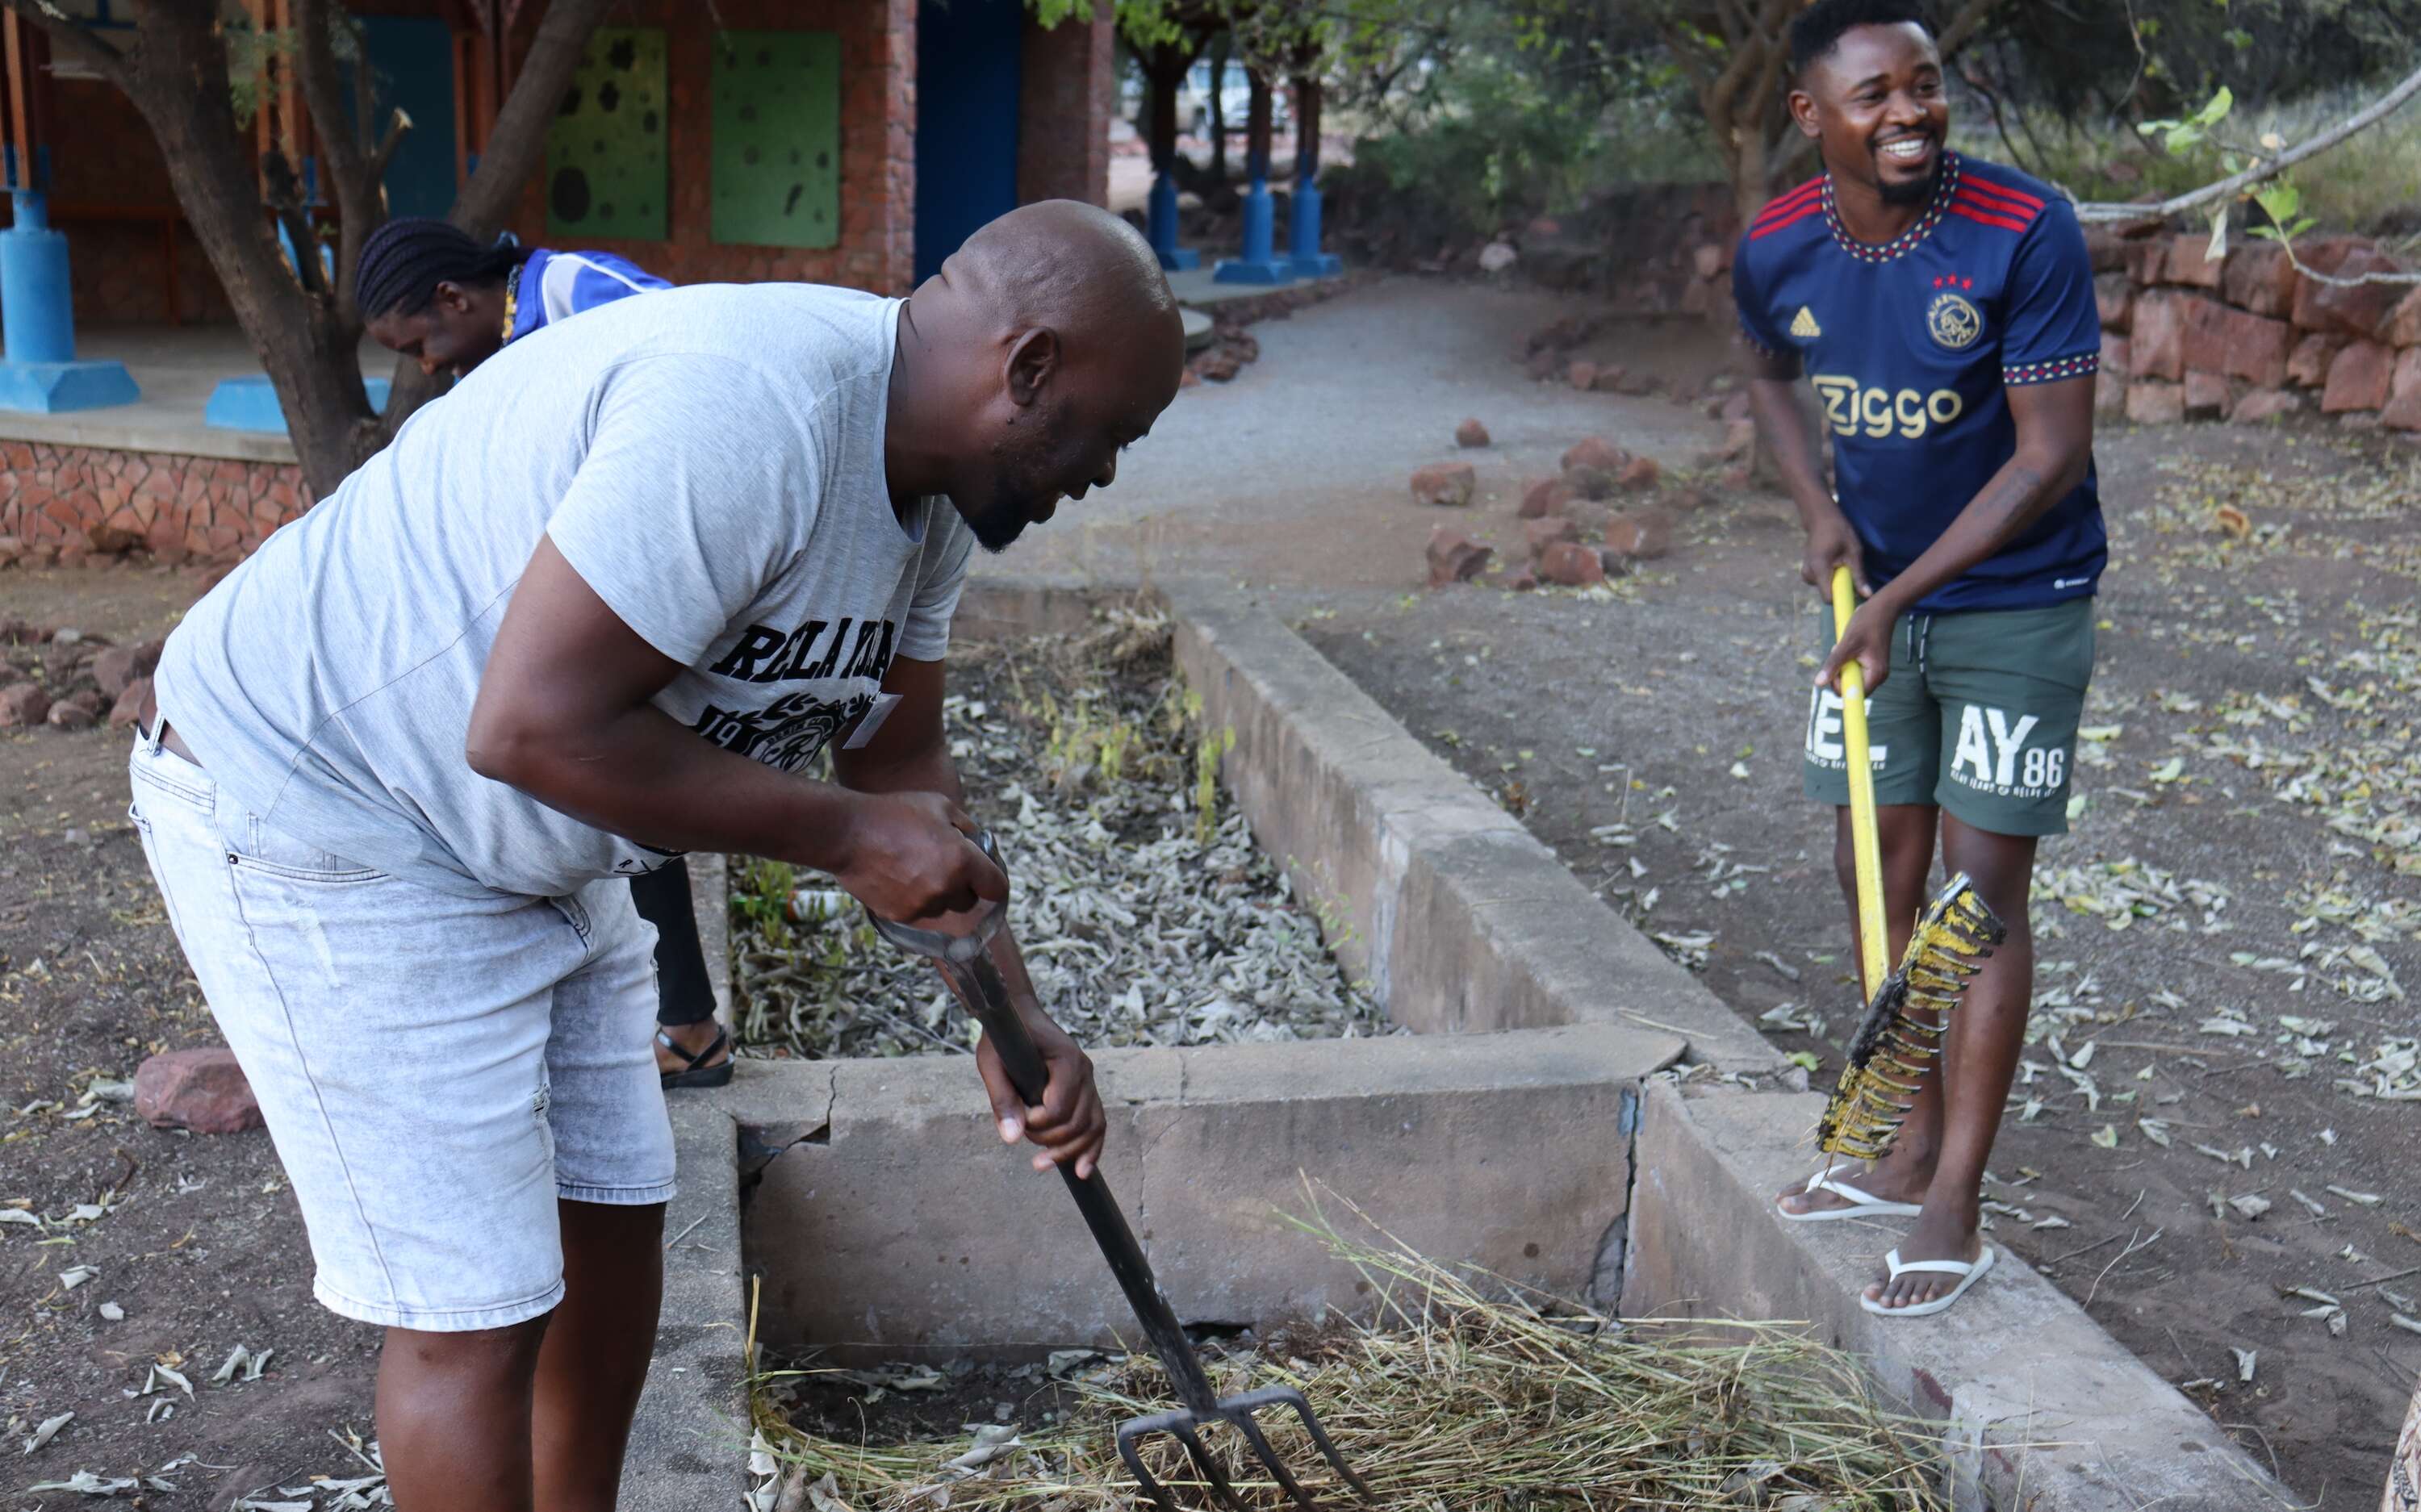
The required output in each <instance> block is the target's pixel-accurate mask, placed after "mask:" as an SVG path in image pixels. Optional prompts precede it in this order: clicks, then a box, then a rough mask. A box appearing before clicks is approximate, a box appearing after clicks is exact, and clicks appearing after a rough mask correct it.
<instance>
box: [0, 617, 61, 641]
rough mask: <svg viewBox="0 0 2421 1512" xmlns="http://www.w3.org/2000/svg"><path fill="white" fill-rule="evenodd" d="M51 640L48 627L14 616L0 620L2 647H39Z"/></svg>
mask: <svg viewBox="0 0 2421 1512" xmlns="http://www.w3.org/2000/svg"><path fill="white" fill-rule="evenodd" d="M50 638H51V628H50V627H49V626H48V625H37V624H35V623H34V622H33V621H32V620H30V619H20V618H18V617H17V616H14V615H10V616H8V617H6V618H0V646H39V645H41V644H42V643H43V642H44V641H47V640H49V639H50Z"/></svg>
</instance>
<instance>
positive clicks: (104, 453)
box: [0, 441, 311, 567]
mask: <svg viewBox="0 0 2421 1512" xmlns="http://www.w3.org/2000/svg"><path fill="white" fill-rule="evenodd" d="M310 503H311V493H310V490H309V488H308V487H307V486H306V485H305V483H304V481H303V470H302V468H300V467H298V466H296V465H294V464H293V463H291V462H258V461H234V460H227V459H225V458H218V457H191V456H185V455H182V454H180V453H169V452H148V451H118V450H115V449H113V448H110V447H106V446H61V445H52V444H47V443H43V442H24V441H11V442H0V567H7V566H8V565H9V564H11V563H12V562H18V561H23V562H25V563H26V564H28V565H30V566H35V567H47V566H49V565H51V564H53V563H55V562H58V561H61V560H63V559H64V560H70V561H72V560H74V559H76V558H79V557H83V556H86V555H90V554H93V553H103V554H107V553H116V552H124V551H132V550H135V549H137V548H141V549H145V550H148V551H149V552H150V553H151V554H152V555H153V556H154V557H156V558H157V559H159V560H161V561H163V562H188V561H202V562H233V561H235V560H237V559H239V558H240V557H242V555H243V554H244V553H246V552H249V551H251V550H252V549H253V548H254V547H255V546H258V545H259V544H260V543H261V542H262V541H264V540H266V539H268V538H269V534H270V532H272V531H273V530H275V529H276V528H277V527H278V526H280V525H282V524H284V523H286V522H288V521H289V520H291V519H293V518H294V517H295V516H297V515H299V514H301V513H302V512H303V511H304V510H305V509H306V508H308V507H310Z"/></svg>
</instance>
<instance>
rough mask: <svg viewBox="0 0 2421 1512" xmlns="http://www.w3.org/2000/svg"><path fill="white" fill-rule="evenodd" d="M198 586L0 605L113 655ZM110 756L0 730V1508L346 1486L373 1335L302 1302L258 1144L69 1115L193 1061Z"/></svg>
mask: <svg viewBox="0 0 2421 1512" xmlns="http://www.w3.org/2000/svg"><path fill="white" fill-rule="evenodd" d="M199 581H200V580H199V579H198V578H197V577H194V576H190V575H176V574H154V573H152V572H151V571H149V570H137V569H122V568H120V569H70V570H57V571H49V572H36V573H28V572H19V571H12V572H9V573H8V574H7V575H6V576H5V577H4V578H0V609H5V611H6V612H7V613H8V614H9V615H14V616H23V617H25V618H27V619H31V620H34V621H36V622H38V623H43V624H48V625H52V626H58V625H70V626H73V627H75V628H76V629H79V630H82V631H87V632H90V633H94V634H99V635H104V636H107V637H108V638H110V639H111V640H114V641H117V642H120V643H126V644H131V643H133V642H137V641H142V640H148V639H151V638H154V637H157V636H159V635H161V634H163V633H164V632H165V631H167V629H168V628H169V626H170V625H171V624H173V623H174V621H175V618H176V616H178V615H179V614H180V613H181V612H182V610H183V608H184V606H185V605H186V603H187V602H189V601H190V600H192V599H193V597H194V596H195V593H196V591H197V590H198V587H199ZM126 748H127V738H126V737H125V736H124V735H123V733H122V732H119V731H114V730H106V729H96V730H86V731H80V732H73V733H70V732H66V731H60V730H54V729H49V728H43V729H39V730H35V731H31V732H28V731H22V730H20V731H12V732H9V733H8V734H7V735H5V736H0V1086H5V1092H0V1103H5V1104H6V1106H5V1107H0V1209H5V1210H8V1211H13V1212H23V1213H28V1214H32V1215H35V1216H36V1217H38V1218H39V1220H40V1223H39V1226H38V1225H37V1224H27V1223H24V1222H23V1221H21V1220H14V1219H10V1220H6V1221H0V1427H5V1429H6V1435H5V1437H6V1439H7V1444H6V1453H5V1455H0V1458H5V1459H6V1461H7V1464H8V1469H7V1471H6V1472H5V1473H0V1506H5V1507H8V1508H10V1509H12V1512H14V1509H18V1508H33V1507H43V1508H55V1507H67V1506H79V1505H81V1506H90V1505H97V1504H116V1503H96V1502H94V1501H92V1500H90V1499H88V1498H87V1497H86V1496H84V1495H82V1494H79V1493H76V1492H73V1491H69V1490H56V1491H41V1492H37V1491H30V1490H28V1489H26V1488H29V1487H33V1486H38V1485H43V1484H47V1483H53V1482H60V1481H68V1480H70V1479H71V1478H72V1477H73V1476H74V1475H75V1473H77V1472H79V1471H84V1472H88V1473H91V1474H93V1475H95V1476H98V1477H101V1478H102V1479H104V1480H115V1479H119V1478H123V1477H129V1476H138V1477H139V1476H157V1477H158V1478H159V1480H160V1482H162V1483H164V1484H165V1485H168V1486H173V1487H174V1488H175V1489H174V1490H173V1491H168V1490H163V1489H158V1487H157V1486H144V1487H141V1488H140V1489H139V1490H138V1491H137V1492H136V1493H135V1495H136V1500H135V1501H134V1503H133V1504H136V1505H148V1506H157V1507H176V1508H183V1507H196V1508H209V1509H211V1512H221V1509H224V1508H226V1507H227V1506H229V1505H231V1504H233V1503H234V1502H235V1501H236V1500H237V1499H238V1498H240V1497H247V1496H255V1495H264V1494H265V1495H266V1496H267V1497H268V1498H269V1499H271V1500H285V1499H286V1498H282V1497H280V1496H279V1495H278V1489H279V1488H284V1487H300V1486H303V1485H305V1484H306V1483H307V1482H308V1481H309V1480H310V1478H311V1477H313V1476H315V1475H321V1476H330V1477H336V1478H338V1479H344V1478H351V1477H358V1476H363V1475H367V1474H369V1473H371V1472H370V1470H369V1469H368V1468H367V1466H365V1465H364V1463H363V1462H362V1460H361V1459H359V1458H358V1457H356V1456H355V1454H354V1452H353V1451H352V1449H351V1448H349V1447H348V1446H347V1445H346V1444H345V1443H344V1442H340V1441H341V1436H342V1435H345V1434H347V1433H357V1434H359V1435H360V1436H361V1438H362V1440H363V1441H364V1442H365V1443H366V1442H367V1439H368V1437H369V1433H370V1394H371V1381H372V1377H373V1374H374V1372H375V1370H376V1367H377V1355H376V1350H377V1343H378V1335H377V1333H376V1331H374V1330H371V1329H367V1328H362V1327H359V1326H356V1325H353V1324H350V1323H346V1322H344V1321H343V1320H341V1319H339V1318H337V1317H335V1316H334V1315H333V1314H331V1313H329V1312H328V1311H326V1310H325V1309H324V1308H322V1307H320V1305H319V1304H318V1303H317V1302H313V1301H312V1299H311V1292H310V1283H311V1257H310V1252H309V1251H308V1249H307V1248H306V1247H305V1243H304V1238H303V1224H302V1219H301V1216H300V1214H299V1213H298V1212H297V1211H296V1210H295V1208H294V1201H293V1197H292V1195H291V1193H290V1192H289V1191H288V1190H287V1187H286V1182H285V1178H284V1177H283V1175H282V1173H281V1172H280V1171H279V1169H278V1165H277V1160H276V1156H275V1155H274V1153H273V1151H272V1150H271V1148H270V1145H269V1137H268V1135H266V1134H265V1133H261V1132H258V1131H255V1132H252V1133H247V1134H236V1135H229V1136H224V1137H220V1138H211V1139H204V1138H196V1137H191V1136H183V1135H178V1134H170V1133H164V1132H161V1131H160V1130H154V1129H151V1128H149V1127H148V1125H146V1124H144V1123H143V1122H141V1121H140V1120H139V1119H137V1118H135V1117H134V1115H133V1109H132V1108H131V1107H130V1106H128V1105H127V1104H126V1103H124V1102H119V1101H113V1100H108V1099H107V1097H105V1096H104V1097H103V1098H102V1099H97V1100H93V1101H86V1098H85V1093H86V1089H87V1088H89V1087H91V1086H92V1085H93V1083H95V1082H96V1081H101V1082H104V1083H106V1082H120V1081H126V1080H130V1079H132V1078H133V1075H134V1068H135V1067H136V1066H137V1065H138V1064H140V1063H141V1061H142V1060H143V1058H144V1057H145V1056H146V1055H148V1054H150V1053H152V1052H156V1051H161V1050H170V1049H178V1048H181V1047H185V1046H191V1045H204V1044H212V1043H216V1042H217V1037H216V1035H215V1032H214V1031H213V1029H212V1027H211V1021H210V1014H209V1012H208V1010H207V1009H205V1008H204V1007H203V1005H202V1001H201V993H200V990H199V989H198V988H196V987H195V983H194V980H193V976H192V974H191V973H190V972H188V971H187V969H186V966H185V961H184V957H183V956H182V955H181V954H180V952H179V951H178V949H177V943H176V938H175V936H174V934H173V933H171V931H170V930H169V927H168V924H167V920H166V918H165V916H164V912H163V911H162V909H161V906H160V897H159V894H158V892H157V891H156V890H155V889H154V888H153V886H152V884H151V876H150V872H149V871H148V868H147V867H146V866H145V865H144V861H143V850H142V847H141V845H140V843H139V842H138V841H137V839H136V837H135V833H134V830H133V826H132V825H131V824H130V823H129V822H128V821H127V818H126V804H127V788H126ZM106 1090H107V1089H104V1092H106ZM85 1269H88V1270H91V1271H92V1272H94V1273H93V1274H92V1275H91V1277H90V1278H89V1279H86V1280H82V1281H80V1282H79V1284H77V1285H75V1286H69V1285H68V1284H67V1282H66V1280H65V1279H63V1278H64V1277H65V1276H70V1275H74V1274H75V1273H76V1272H77V1271H79V1270H85ZM103 1304H109V1308H110V1311H113V1312H116V1313H118V1314H121V1315H122V1316H121V1317H117V1319H115V1320H112V1319H111V1318H110V1317H106V1316H104V1312H103ZM239 1345H241V1346H242V1347H243V1348H246V1349H249V1350H251V1351H254V1352H256V1353H258V1352H260V1351H264V1350H266V1351H273V1353H272V1354H271V1358H270V1360H269V1363H268V1364H267V1365H266V1366H265V1367H264V1369H263V1370H262V1372H261V1374H260V1377H259V1379H258V1380H254V1381H248V1382H247V1381H243V1380H240V1379H235V1380H229V1381H228V1382H226V1384H214V1383H213V1382H212V1380H211V1377H212V1376H213V1375H214V1374H215V1373H216V1372H217V1371H218V1369H219V1367H220V1366H221V1365H222V1364H225V1362H226V1358H227V1356H228V1355H229V1353H230V1352H231V1351H232V1350H233V1349H234V1348H236V1347H237V1346H239ZM155 1365H164V1366H165V1367H166V1368H167V1369H169V1370H173V1371H175V1372H176V1373H177V1374H178V1375H180V1376H181V1377H183V1378H184V1379H185V1380H187V1381H189V1382H190V1383H191V1386H192V1390H191V1391H190V1393H189V1392H188V1391H186V1390H185V1389H184V1388H183V1387H181V1386H179V1385H177V1384H176V1383H174V1382H173V1381H170V1380H167V1379H166V1378H165V1377H164V1376H162V1375H159V1374H155V1372H154V1366H155ZM236 1374H237V1376H238V1377H241V1376H242V1374H243V1372H242V1370H241V1369H240V1370H239V1371H238V1372H237V1373H236ZM147 1387H148V1388H149V1390H148V1394H146V1388H147ZM67 1412H72V1413H74V1414H75V1415H74V1417H73V1418H72V1419H70V1421H69V1422H68V1423H67V1425H66V1426H64V1427H62V1428H60V1429H59V1430H58V1431H57V1432H56V1434H55V1436H54V1437H53V1438H51V1440H50V1441H49V1442H47V1443H46V1444H44V1445H43V1446H42V1447H41V1448H39V1449H38V1450H36V1451H35V1452H33V1453H32V1454H30V1455H29V1454H25V1453H23V1452H22V1449H23V1443H24V1442H25V1441H27V1440H29V1439H31V1438H32V1437H33V1436H34V1435H35V1432H36V1430H37V1429H38V1427H39V1426H40V1425H41V1424H43V1423H45V1422H47V1421H49V1420H51V1419H53V1418H55V1417H57V1416H59V1415H60V1414H62V1413H67ZM332 1435H336V1436H338V1437H335V1438H332ZM179 1461H183V1462H182V1463H179ZM170 1466H174V1467H175V1468H167V1467H170ZM314 1504H319V1502H318V1501H315V1503H314Z"/></svg>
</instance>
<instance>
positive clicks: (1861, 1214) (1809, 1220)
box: [1773, 1171, 1925, 1224]
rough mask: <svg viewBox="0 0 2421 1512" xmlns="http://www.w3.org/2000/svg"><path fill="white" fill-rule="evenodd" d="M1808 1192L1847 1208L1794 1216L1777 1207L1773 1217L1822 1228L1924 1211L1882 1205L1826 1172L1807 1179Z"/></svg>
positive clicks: (1871, 1195)
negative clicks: (1827, 1196) (1845, 1220)
mask: <svg viewBox="0 0 2421 1512" xmlns="http://www.w3.org/2000/svg"><path fill="white" fill-rule="evenodd" d="M1804 1190H1805V1191H1807V1192H1831V1193H1832V1194H1833V1195H1834V1196H1836V1197H1838V1198H1840V1199H1841V1200H1842V1201H1843V1202H1846V1203H1848V1204H1849V1205H1850V1206H1849V1207H1847V1208H1816V1209H1815V1210H1814V1211H1812V1212H1804V1213H1794V1212H1792V1211H1791V1210H1790V1209H1789V1208H1784V1207H1782V1206H1780V1205H1778V1204H1777V1205H1776V1206H1775V1208H1774V1209H1773V1210H1774V1213H1775V1214H1776V1216H1778V1217H1780V1218H1782V1219H1784V1220H1786V1221H1787V1222H1789V1223H1793V1224H1822V1223H1829V1222H1831V1221H1832V1220H1833V1219H1835V1218H1913V1217H1915V1216H1916V1215H1917V1214H1918V1213H1921V1212H1923V1211H1924V1210H1925V1209H1924V1208H1921V1207H1919V1206H1918V1205H1917V1204H1915V1203H1913V1202H1885V1201H1884V1200H1883V1199H1882V1198H1881V1197H1878V1196H1876V1195H1875V1194H1874V1193H1873V1192H1861V1191H1859V1190H1858V1189H1857V1188H1856V1187H1853V1186H1851V1185H1850V1183H1848V1182H1847V1181H1843V1180H1841V1179H1840V1178H1839V1177H1835V1176H1833V1175H1832V1174H1831V1173H1830V1172H1829V1171H1819V1172H1817V1173H1816V1174H1815V1175H1814V1176H1811V1177H1808V1178H1807V1185H1806V1187H1805V1188H1804Z"/></svg>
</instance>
